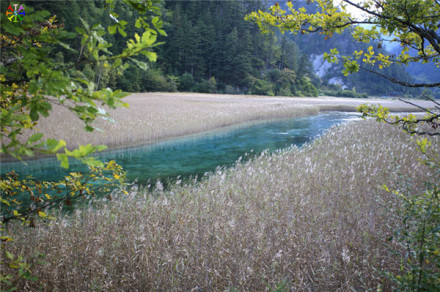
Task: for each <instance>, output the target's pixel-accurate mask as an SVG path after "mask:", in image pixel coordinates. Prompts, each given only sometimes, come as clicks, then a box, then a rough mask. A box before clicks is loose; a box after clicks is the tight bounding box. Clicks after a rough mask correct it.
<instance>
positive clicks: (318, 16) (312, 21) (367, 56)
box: [246, 0, 440, 87]
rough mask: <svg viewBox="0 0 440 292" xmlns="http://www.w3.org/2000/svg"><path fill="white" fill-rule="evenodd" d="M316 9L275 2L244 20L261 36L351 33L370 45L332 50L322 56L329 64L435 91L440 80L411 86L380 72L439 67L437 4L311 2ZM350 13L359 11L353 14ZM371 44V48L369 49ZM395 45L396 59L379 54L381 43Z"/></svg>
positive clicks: (415, 0) (430, 0)
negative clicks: (275, 30) (343, 51)
mask: <svg viewBox="0 0 440 292" xmlns="http://www.w3.org/2000/svg"><path fill="white" fill-rule="evenodd" d="M310 2H315V3H316V4H317V5H318V6H319V9H318V10H317V11H313V12H308V11H307V9H306V8H305V7H301V8H299V9H294V8H293V5H292V3H291V2H287V9H286V10H284V9H283V8H282V7H281V5H280V4H278V3H275V5H273V6H272V7H271V8H270V9H269V12H263V11H261V10H259V11H256V12H252V13H250V14H248V15H247V16H246V19H247V20H250V21H252V22H255V23H257V24H258V25H259V27H260V29H262V30H263V31H264V32H267V31H270V30H271V29H272V28H274V27H275V28H279V29H280V31H281V32H285V31H291V32H292V33H294V34H297V33H301V34H309V33H319V34H322V35H323V36H324V37H325V38H331V37H332V36H333V35H334V34H336V33H337V34H341V33H343V32H344V30H347V29H349V30H351V34H352V36H353V38H354V39H355V40H357V41H359V42H365V43H371V44H372V45H371V46H370V47H368V49H367V50H365V51H364V50H359V51H356V50H355V51H354V52H352V54H351V55H345V56H344V55H340V54H339V52H338V50H336V49H333V50H331V51H330V52H329V53H327V54H326V55H325V57H326V59H327V60H328V61H330V62H334V63H338V62H343V65H344V74H345V75H348V74H350V73H353V72H357V71H358V70H359V69H363V70H366V71H369V72H373V73H375V74H378V75H380V76H382V77H384V78H386V79H388V80H390V81H392V82H395V83H398V84H401V85H403V86H407V87H438V86H440V81H439V82H432V83H410V82H407V81H404V80H398V79H395V78H393V77H391V76H388V75H385V74H383V73H382V72H381V70H382V69H384V68H385V67H389V66H390V65H392V64H404V65H408V64H410V63H423V64H424V63H435V64H436V65H437V67H438V66H439V65H440V34H439V19H440V3H439V2H438V1H436V0H405V1H403V0H366V1H351V0H343V1H340V3H341V4H340V5H339V6H338V5H337V4H336V3H339V2H336V1H332V0H311V1H310ZM351 11H357V12H358V13H356V15H353V14H352V13H351ZM373 44H374V45H373ZM385 44H386V45H395V44H397V45H399V46H400V47H401V52H400V54H398V55H397V56H395V55H390V54H389V55H387V54H382V53H380V52H377V49H380V48H382V46H384V45H385Z"/></svg>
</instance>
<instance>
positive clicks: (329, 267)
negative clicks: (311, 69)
mask: <svg viewBox="0 0 440 292" xmlns="http://www.w3.org/2000/svg"><path fill="white" fill-rule="evenodd" d="M432 140H433V145H432V148H430V149H434V150H435V149H438V147H440V144H439V143H440V141H439V139H438V138H433V139H432ZM422 158H423V154H422V153H421V152H420V151H417V145H416V143H415V142H414V141H412V139H411V137H410V136H409V135H407V134H405V133H403V132H402V131H401V130H400V129H399V128H398V127H392V126H389V125H384V124H379V123H377V122H375V121H373V120H368V121H360V122H353V123H346V124H343V125H341V126H339V127H335V128H332V129H331V130H330V131H328V132H327V133H326V134H324V135H323V136H322V137H321V138H320V139H317V140H315V141H314V142H312V143H311V144H309V145H307V146H306V147H303V148H301V149H298V148H296V149H290V150H286V151H282V152H279V153H277V154H273V155H269V154H265V155H262V156H261V157H258V158H256V159H254V160H252V161H249V162H246V163H242V164H237V165H236V166H235V167H234V168H231V169H223V168H221V169H220V168H219V169H218V170H217V171H216V172H215V173H214V174H213V175H211V176H210V177H209V178H207V179H205V180H204V181H202V182H200V183H198V184H195V185H182V184H181V183H179V182H177V183H176V185H175V186H173V187H172V188H171V189H170V190H168V191H163V190H162V189H161V188H160V187H158V188H157V190H156V191H155V192H154V193H153V194H148V193H144V192H141V191H139V190H136V189H132V190H129V195H128V196H127V195H123V194H121V195H120V196H118V199H117V200H112V201H103V202H102V204H99V205H98V206H95V208H89V209H78V210H76V211H75V212H74V213H72V214H71V215H69V216H66V215H65V214H64V215H63V214H60V215H58V216H56V215H54V216H55V217H56V218H57V219H54V220H50V221H49V222H48V224H47V225H46V224H42V223H39V224H38V225H37V227H36V228H32V229H29V228H28V227H27V226H24V225H23V224H21V223H20V222H14V223H13V224H14V225H13V226H11V227H10V228H9V229H8V230H7V232H12V231H13V232H14V233H13V236H14V241H12V242H8V244H9V251H10V252H11V253H12V254H20V255H22V256H23V257H24V259H25V260H26V262H27V263H28V264H30V265H31V267H32V276H34V277H36V278H37V280H36V281H35V282H26V281H25V280H24V279H21V280H20V281H21V282H17V283H16V286H17V287H18V290H20V291H35V290H48V291H72V290H81V291H89V290H105V291H119V290H126V291H138V290H143V291H154V290H168V291H192V290H201V291H206V290H212V291H225V290H240V291H259V290H262V289H267V290H270V291H272V290H277V289H278V290H286V291H288V290H291V291H310V290H314V291H335V290H356V291H365V290H377V289H378V288H380V289H382V290H384V291H389V290H391V286H390V281H389V280H388V279H387V278H386V277H385V276H384V273H383V271H392V272H396V273H399V270H400V265H401V257H400V256H399V255H395V254H393V253H392V252H391V250H390V249H389V248H390V244H393V243H390V242H389V241H387V238H389V237H390V235H391V234H392V230H393V229H395V228H396V224H397V223H398V222H399V219H398V218H397V219H396V217H395V216H396V214H395V213H393V212H391V211H390V209H391V210H392V209H393V208H395V206H396V204H395V203H396V201H395V200H396V197H395V196H394V195H393V194H392V193H390V192H387V191H385V190H384V188H383V187H382V186H383V185H385V184H386V185H387V186H388V188H389V189H391V190H395V189H401V186H402V183H404V181H402V179H401V177H405V178H407V179H408V181H410V182H411V184H410V185H406V187H405V188H404V189H405V190H407V188H410V189H411V190H410V191H409V192H413V193H414V194H415V193H418V192H419V191H420V190H423V187H424V186H425V185H424V182H425V181H426V180H430V179H434V177H432V176H431V174H430V172H429V170H428V169H427V167H426V166H425V165H423V164H421V163H420V162H419V159H422ZM396 246H397V245H396ZM396 246H394V245H392V246H391V248H396ZM397 247H398V246H397ZM43 255H44V261H42V260H41V258H42V257H43ZM280 287H281V288H280Z"/></svg>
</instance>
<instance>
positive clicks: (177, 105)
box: [29, 93, 429, 148]
mask: <svg viewBox="0 0 440 292" xmlns="http://www.w3.org/2000/svg"><path fill="white" fill-rule="evenodd" d="M124 101H125V102H127V103H128V104H129V105H130V107H129V108H118V109H116V110H110V111H109V113H110V115H111V119H112V120H114V122H113V123H112V122H109V121H108V120H99V121H97V123H96V124H95V125H96V127H97V128H98V129H99V130H97V131H94V132H92V133H87V132H85V131H84V129H83V128H84V125H83V124H82V123H81V122H80V121H79V120H78V119H77V118H76V117H75V115H74V114H72V113H71V112H69V111H68V110H66V109H65V108H63V107H61V106H54V108H53V112H52V114H51V115H50V116H49V118H43V119H41V121H40V123H39V125H38V129H39V130H40V131H41V132H43V133H45V137H46V138H57V139H59V138H61V139H64V140H66V142H67V145H68V147H69V148H74V147H76V146H77V145H85V144H88V143H92V144H95V145H96V144H104V145H107V146H109V147H110V148H116V147H119V146H125V145H136V144H144V143H151V142H154V141H157V140H161V139H168V138H172V137H177V136H183V135H188V134H194V133H199V132H204V131H209V130H213V129H216V128H221V127H225V126H230V125H234V124H238V123H246V122H252V121H258V120H269V119H282V118H293V117H302V116H306V115H315V114H317V113H318V112H319V111H320V110H341V111H355V110H356V107H357V106H359V105H360V104H362V103H370V104H377V103H380V104H382V105H383V106H387V107H390V109H392V110H394V111H409V110H417V108H414V107H410V106H408V105H407V104H404V103H403V102H400V101H398V100H372V99H350V98H333V97H332V98H329V97H322V98H281V97H262V96H240V95H218V94H197V93H136V94H132V95H130V96H128V97H126V98H124ZM417 103H422V104H424V103H423V101H418V102H417ZM427 106H429V105H427ZM29 135H30V133H29Z"/></svg>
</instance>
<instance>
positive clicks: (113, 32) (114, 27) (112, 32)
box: [107, 24, 117, 34]
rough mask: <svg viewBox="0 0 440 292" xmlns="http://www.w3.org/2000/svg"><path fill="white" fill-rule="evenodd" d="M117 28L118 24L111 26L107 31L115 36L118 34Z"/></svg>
mask: <svg viewBox="0 0 440 292" xmlns="http://www.w3.org/2000/svg"><path fill="white" fill-rule="evenodd" d="M116 27H117V25H116V24H113V25H110V26H109V27H108V28H107V29H108V32H109V33H110V34H115V33H116Z"/></svg>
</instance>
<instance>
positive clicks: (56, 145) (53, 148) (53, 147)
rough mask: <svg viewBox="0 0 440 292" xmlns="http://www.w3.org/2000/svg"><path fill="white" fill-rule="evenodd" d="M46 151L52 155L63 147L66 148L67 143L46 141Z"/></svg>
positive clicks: (54, 140)
mask: <svg viewBox="0 0 440 292" xmlns="http://www.w3.org/2000/svg"><path fill="white" fill-rule="evenodd" d="M45 146H46V150H47V151H48V152H50V153H55V152H57V151H58V150H59V149H61V148H62V147H64V146H66V141H64V140H62V139H60V140H56V139H47V140H46V145H45Z"/></svg>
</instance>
